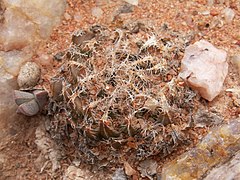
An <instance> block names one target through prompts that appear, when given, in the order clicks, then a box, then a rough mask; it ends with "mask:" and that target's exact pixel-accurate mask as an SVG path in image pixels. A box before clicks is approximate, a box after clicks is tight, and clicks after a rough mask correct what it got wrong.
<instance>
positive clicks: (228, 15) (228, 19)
mask: <svg viewBox="0 0 240 180" xmlns="http://www.w3.org/2000/svg"><path fill="white" fill-rule="evenodd" d="M222 13H223V15H224V18H225V21H226V22H227V23H231V22H232V21H233V18H234V16H235V12H234V11H233V10H232V9H231V8H225V9H224V10H223V11H222Z"/></svg>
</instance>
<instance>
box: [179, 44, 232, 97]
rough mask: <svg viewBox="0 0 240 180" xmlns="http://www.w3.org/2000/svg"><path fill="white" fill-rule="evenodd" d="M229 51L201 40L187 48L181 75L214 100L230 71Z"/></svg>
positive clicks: (205, 95)
mask: <svg viewBox="0 0 240 180" xmlns="http://www.w3.org/2000/svg"><path fill="white" fill-rule="evenodd" d="M226 58H227V53H226V52H225V51H224V50H220V49H217V48H216V47H214V46H213V45H212V44H211V43H209V42H207V41H205V40H200V41H198V42H196V43H194V44H193V45H190V46H189V47H187V48H186V51H185V54H184V57H183V59H182V65H181V72H180V74H179V77H180V78H182V79H183V80H185V81H186V83H187V84H188V85H189V86H190V87H191V88H192V89H194V90H196V91H198V92H199V94H200V95H201V96H202V97H203V98H205V99H207V100H208V101H212V100H213V99H214V98H215V97H216V96H217V95H218V94H219V93H220V92H221V89H222V87H223V82H224V80H225V78H226V76H227V73H228V63H227V60H226Z"/></svg>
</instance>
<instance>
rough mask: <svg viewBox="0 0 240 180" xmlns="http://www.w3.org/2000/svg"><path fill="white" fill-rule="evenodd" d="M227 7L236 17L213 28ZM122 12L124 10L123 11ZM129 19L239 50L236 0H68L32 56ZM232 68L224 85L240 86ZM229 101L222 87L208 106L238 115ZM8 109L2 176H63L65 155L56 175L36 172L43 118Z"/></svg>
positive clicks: (48, 70) (1, 135)
mask: <svg viewBox="0 0 240 180" xmlns="http://www.w3.org/2000/svg"><path fill="white" fill-rule="evenodd" d="M96 7H97V9H98V10H99V8H101V13H102V15H100V17H95V16H94V15H93V14H92V11H93V8H95V9H96ZM126 7H128V8H126ZM225 7H231V8H232V9H233V10H234V11H235V13H236V14H235V17H234V20H233V21H232V22H231V23H226V22H225V20H224V18H223V20H222V21H223V24H221V23H222V22H220V23H219V24H218V25H216V26H215V27H211V25H213V24H214V21H217V20H215V19H217V18H220V17H222V15H221V11H222V10H223V9H224V8H225ZM126 9H127V10H126ZM124 11H126V12H128V13H123V12H124ZM119 12H121V13H119ZM131 21H132V22H134V21H140V22H144V23H148V24H149V25H153V26H161V25H163V23H165V24H168V26H169V27H171V28H172V29H177V30H181V31H186V32H189V33H190V32H193V31H194V32H195V33H197V36H196V37H197V39H196V40H198V39H202V38H204V39H206V40H209V41H210V42H211V43H213V44H214V45H216V46H217V47H219V48H222V49H225V50H226V51H227V52H228V55H229V57H230V56H231V55H234V54H237V53H239V52H240V36H239V29H240V3H239V2H238V0H235V1H234V0H230V1H226V2H225V3H224V4H220V3H216V4H215V5H213V6H209V5H207V0H196V1H182V0H166V1H156V0H148V1H146V0H140V1H139V5H138V6H135V7H134V6H132V7H130V6H129V5H126V4H125V3H123V2H121V1H117V0H95V1H94V0H89V1H82V0H80V1H79V0H68V7H67V9H66V13H65V14H64V18H63V21H62V23H61V25H59V26H58V27H56V28H55V30H54V32H53V34H52V36H51V38H50V39H49V40H48V41H47V42H45V43H43V44H42V45H41V46H40V48H39V50H38V52H37V55H36V56H35V57H34V58H35V59H36V60H38V58H39V55H42V54H44V55H46V56H48V57H49V58H50V59H52V58H53V55H55V54H56V53H57V52H59V51H63V50H64V49H66V48H67V47H68V46H69V45H70V43H71V34H72V33H73V32H74V31H75V30H78V29H81V28H83V27H89V26H91V25H93V24H104V25H107V26H115V27H117V26H119V25H121V24H122V23H124V22H131ZM51 62H52V63H51V64H48V63H46V64H44V63H42V64H43V82H44V83H48V79H49V76H51V75H52V74H54V72H55V70H56V69H57V67H58V66H59V63H58V62H56V61H53V60H52V61H51ZM229 62H230V60H229ZM236 72H237V71H236V68H234V67H233V66H232V64H231V63H230V71H229V75H228V77H227V79H226V82H225V86H224V90H225V89H227V88H232V87H238V86H239V80H238V79H239V78H238V77H237V75H236ZM230 101H231V97H229V94H227V93H224V92H223V93H221V95H220V96H219V97H218V98H216V99H215V100H214V101H213V102H211V103H209V104H208V106H209V108H211V107H215V108H216V109H218V110H219V112H221V113H222V116H223V117H224V118H225V119H226V120H227V119H229V118H233V117H236V116H238V113H239V108H237V107H234V108H230V107H229V108H227V106H228V105H229V102H230ZM9 103H11V102H9ZM11 113H12V115H13V116H15V118H11V119H14V120H13V121H1V123H0V129H1V132H0V139H1V142H0V179H3V180H6V179H62V178H61V177H62V176H63V170H64V169H65V168H66V167H67V166H68V164H69V163H70V162H68V161H66V160H63V161H62V169H61V170H59V171H57V173H55V174H52V173H51V169H49V168H46V170H44V171H43V172H42V173H40V172H39V168H37V167H36V163H35V160H36V159H37V157H38V156H39V154H40V152H39V151H38V150H37V146H36V144H35V143H34V141H35V139H36V137H35V130H36V128H37V127H38V126H39V124H41V123H42V121H41V118H38V117H35V118H26V117H23V116H21V115H15V113H14V112H11ZM6 120H7V119H6ZM183 151H184V150H182V151H179V152H177V153H175V154H174V155H173V156H171V157H169V158H168V159H166V162H167V161H169V160H171V159H173V158H175V157H176V156H177V155H178V154H181V152H183ZM47 167H48V166H47ZM54 176H55V177H54Z"/></svg>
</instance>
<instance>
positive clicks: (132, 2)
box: [124, 0, 138, 6]
mask: <svg viewBox="0 0 240 180" xmlns="http://www.w3.org/2000/svg"><path fill="white" fill-rule="evenodd" d="M124 1H125V2H127V3H129V4H132V5H135V6H137V5H138V0H124Z"/></svg>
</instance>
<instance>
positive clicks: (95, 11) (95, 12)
mask: <svg viewBox="0 0 240 180" xmlns="http://www.w3.org/2000/svg"><path fill="white" fill-rule="evenodd" d="M102 14H103V10H102V9H101V8H99V7H94V8H92V15H93V16H95V17H96V18H100V17H101V16H102Z"/></svg>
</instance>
